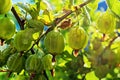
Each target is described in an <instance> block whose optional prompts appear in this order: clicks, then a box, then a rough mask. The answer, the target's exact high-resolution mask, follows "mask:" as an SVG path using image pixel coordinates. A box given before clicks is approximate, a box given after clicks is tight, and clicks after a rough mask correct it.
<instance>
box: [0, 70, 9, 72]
mask: <svg viewBox="0 0 120 80" xmlns="http://www.w3.org/2000/svg"><path fill="white" fill-rule="evenodd" d="M0 72H10V71H9V70H0Z"/></svg>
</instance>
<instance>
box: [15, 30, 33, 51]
mask: <svg viewBox="0 0 120 80" xmlns="http://www.w3.org/2000/svg"><path fill="white" fill-rule="evenodd" d="M14 46H15V48H16V49H17V50H18V51H26V50H28V49H30V48H31V47H32V32H31V29H25V30H21V31H20V32H18V33H17V34H16V36H15V38H14Z"/></svg>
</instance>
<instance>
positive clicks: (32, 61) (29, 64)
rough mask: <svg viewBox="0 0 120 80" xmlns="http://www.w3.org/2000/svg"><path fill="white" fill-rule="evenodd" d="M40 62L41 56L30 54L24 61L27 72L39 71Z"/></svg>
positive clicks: (40, 68)
mask: <svg viewBox="0 0 120 80" xmlns="http://www.w3.org/2000/svg"><path fill="white" fill-rule="evenodd" d="M42 68H43V67H42V62H41V58H40V56H39V55H37V54H34V55H30V56H29V57H28V58H27V60H26V63H25V69H26V70H27V71H28V72H31V73H32V72H33V73H34V72H36V73H40V72H41V71H42Z"/></svg>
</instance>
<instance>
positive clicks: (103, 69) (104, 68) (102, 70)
mask: <svg viewBox="0 0 120 80" xmlns="http://www.w3.org/2000/svg"><path fill="white" fill-rule="evenodd" d="M94 71H95V75H96V76H97V77H98V78H100V79H101V78H104V77H106V75H107V73H109V67H108V65H99V66H96V68H95V70H94Z"/></svg>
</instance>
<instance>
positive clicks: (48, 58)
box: [42, 54, 53, 70]
mask: <svg viewBox="0 0 120 80" xmlns="http://www.w3.org/2000/svg"><path fill="white" fill-rule="evenodd" d="M52 58H53V56H52V55H51V54H47V55H45V56H44V57H43V58H42V63H43V67H44V70H52V69H53V65H52Z"/></svg>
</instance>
